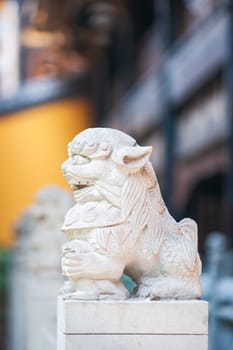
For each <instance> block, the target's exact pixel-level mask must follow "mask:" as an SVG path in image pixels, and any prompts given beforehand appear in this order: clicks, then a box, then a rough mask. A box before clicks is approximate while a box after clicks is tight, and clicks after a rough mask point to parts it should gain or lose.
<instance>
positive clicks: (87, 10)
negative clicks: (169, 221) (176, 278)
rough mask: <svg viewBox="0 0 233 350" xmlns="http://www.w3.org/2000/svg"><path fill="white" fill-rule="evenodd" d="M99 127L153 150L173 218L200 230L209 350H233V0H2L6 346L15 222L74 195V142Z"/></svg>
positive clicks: (2, 327) (0, 328) (1, 337)
mask: <svg viewBox="0 0 233 350" xmlns="http://www.w3.org/2000/svg"><path fill="white" fill-rule="evenodd" d="M93 126H105V127H113V128H118V129H121V130H123V131H125V132H127V133H129V134H131V135H132V136H133V137H135V138H136V139H137V141H138V143H140V144H142V145H152V146H153V154H152V159H151V160H152V163H153V165H154V168H155V171H156V173H157V175H158V178H159V183H160V185H161V189H162V192H163V196H164V198H165V201H166V203H167V205H168V207H169V210H170V211H171V213H172V214H173V215H174V216H175V217H176V219H177V220H179V219H181V218H182V217H184V216H189V217H192V218H193V219H195V220H196V221H197V223H198V225H199V251H200V254H201V257H202V260H203V267H204V275H203V276H204V277H203V282H202V283H203V292H204V298H205V299H208V300H209V301H210V315H211V317H212V319H211V318H210V335H211V339H212V340H210V350H214V349H216V350H221V349H233V253H232V243H233V2H232V1H231V0H228V1H227V0H145V1H141V0H95V1H94V0H66V1H56V0H14V1H13V0H11V1H8V0H1V1H0V143H1V146H0V159H1V174H0V192H1V196H0V198H1V200H0V213H1V216H0V217H1V220H0V248H1V252H0V293H1V298H0V323H1V324H0V332H1V334H0V349H6V348H7V345H6V344H7V334H8V332H7V325H8V328H9V327H10V324H9V322H8V321H7V319H8V308H7V305H8V304H9V300H8V295H9V293H8V289H7V286H8V285H9V283H8V282H9V278H10V266H11V261H12V259H13V256H14V253H12V252H13V251H14V247H15V242H16V240H17V237H16V234H15V232H14V222H15V220H16V219H17V218H18V217H19V216H20V213H22V211H23V209H24V208H25V207H27V206H29V205H30V204H31V203H32V202H33V198H34V195H35V193H36V192H37V191H38V190H39V189H40V188H41V187H43V186H44V185H48V184H51V183H52V184H56V185H60V186H62V187H64V188H67V185H66V183H65V180H64V179H63V177H62V174H61V171H60V165H61V163H62V161H63V160H65V159H66V154H67V151H66V149H67V143H68V142H69V141H70V140H71V139H72V138H73V137H74V136H75V135H76V134H77V133H78V132H79V131H81V130H83V129H84V128H87V127H93ZM67 189H68V188H67ZM216 329H217V330H218V332H217V333H216ZM217 334H218V337H217V339H216V338H214V337H216V335H217ZM211 342H212V343H211ZM18 349H19V347H18ZM22 349H26V350H34V349H28V348H26V347H24V348H22ZM11 350H13V349H11Z"/></svg>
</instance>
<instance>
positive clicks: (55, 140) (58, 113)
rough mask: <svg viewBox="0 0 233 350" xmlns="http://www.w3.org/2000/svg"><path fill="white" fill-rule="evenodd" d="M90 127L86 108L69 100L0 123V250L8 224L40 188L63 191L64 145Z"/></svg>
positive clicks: (8, 235) (7, 235)
mask: <svg viewBox="0 0 233 350" xmlns="http://www.w3.org/2000/svg"><path fill="white" fill-rule="evenodd" d="M90 124H91V118H90V111H89V108H88V103H87V102H86V101H85V100H77V99H74V98H73V99H66V100H64V101H59V102H52V103H48V104H45V105H41V106H38V107H34V108H31V109H27V110H24V111H20V112H17V113H14V114H12V115H10V116H9V115H8V116H7V117H1V118H0V161H1V168H0V169H1V172H0V246H8V245H10V244H11V243H12V242H13V239H14V238H13V232H12V224H13V223H14V221H15V219H16V218H17V216H18V215H19V214H20V212H21V211H22V210H23V208H24V207H25V206H28V205H30V204H31V203H32V201H33V199H34V195H35V192H36V191H38V189H40V187H41V186H43V185H47V184H57V185H62V186H63V187H66V188H68V187H67V185H66V182H65V180H64V178H63V176H62V173H61V163H62V161H64V160H65V159H66V157H67V143H68V142H69V141H70V140H71V139H72V138H73V137H74V136H75V135H76V134H77V133H78V132H79V131H81V130H83V129H85V128H86V127H89V126H90Z"/></svg>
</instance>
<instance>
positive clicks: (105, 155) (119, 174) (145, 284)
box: [62, 128, 201, 299]
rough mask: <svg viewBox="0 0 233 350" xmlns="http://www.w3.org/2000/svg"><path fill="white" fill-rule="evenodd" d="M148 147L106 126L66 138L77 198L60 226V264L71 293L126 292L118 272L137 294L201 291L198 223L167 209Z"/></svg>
mask: <svg viewBox="0 0 233 350" xmlns="http://www.w3.org/2000/svg"><path fill="white" fill-rule="evenodd" d="M151 152H152V147H141V146H139V145H138V144H137V143H136V141H135V140H134V139H133V138H132V137H130V136H129V135H127V134H124V133H123V132H121V131H119V130H115V129H107V128H93V129H87V130H84V131H83V132H81V133H80V134H78V135H77V136H76V137H75V138H74V139H73V141H72V142H71V143H70V144H69V146H68V153H69V158H68V160H67V161H65V162H64V163H63V165H62V170H63V173H64V176H65V178H66V180H67V181H68V183H69V185H70V186H71V188H72V190H73V192H74V199H75V203H76V204H75V205H74V206H73V207H72V208H71V209H70V210H69V211H68V213H67V214H66V217H65V221H64V224H63V227H62V230H63V232H64V233H65V235H66V237H67V238H68V242H67V243H65V244H64V245H63V250H62V256H63V257H62V269H63V274H64V275H66V276H67V277H68V279H69V280H70V283H71V285H72V288H73V292H72V293H70V294H69V296H70V297H73V298H80V299H104V298H120V299H124V298H127V297H128V292H127V289H126V288H125V287H124V285H123V284H122V283H121V280H120V278H121V276H122V274H123V272H125V273H126V274H127V275H128V276H129V277H130V278H132V279H133V280H134V281H135V283H136V284H137V296H138V297H149V298H151V299H160V298H177V299H190V298H199V297H200V295H201V289H200V282H199V277H200V273H201V261H200V258H199V255H198V251H197V225H196V223H195V222H194V221H193V220H191V219H183V220H182V221H180V222H176V221H175V220H174V219H173V217H172V216H171V215H170V214H169V212H168V209H167V208H166V206H165V204H164V201H163V199H162V197H161V193H160V188H159V184H158V181H157V178H156V175H155V172H154V170H153V167H152V165H151V162H150V161H149V157H150V154H151Z"/></svg>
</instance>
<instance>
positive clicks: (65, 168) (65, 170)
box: [61, 161, 67, 175]
mask: <svg viewBox="0 0 233 350" xmlns="http://www.w3.org/2000/svg"><path fill="white" fill-rule="evenodd" d="M61 169H62V172H63V174H64V175H66V173H67V161H65V162H64V163H62V166H61Z"/></svg>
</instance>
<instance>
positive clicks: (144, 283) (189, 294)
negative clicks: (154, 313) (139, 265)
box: [137, 276, 201, 300]
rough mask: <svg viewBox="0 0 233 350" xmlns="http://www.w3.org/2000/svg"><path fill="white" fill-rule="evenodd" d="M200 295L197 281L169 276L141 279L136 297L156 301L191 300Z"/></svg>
mask: <svg viewBox="0 0 233 350" xmlns="http://www.w3.org/2000/svg"><path fill="white" fill-rule="evenodd" d="M200 295H201V288H200V284H199V283H198V282H197V281H190V280H189V281H185V280H182V279H176V278H174V277H171V276H158V277H154V278H149V277H143V278H142V279H141V281H140V282H139V287H138V291H137V296H138V297H142V298H146V297H148V298H150V299H151V300H156V299H193V298H198V297H200Z"/></svg>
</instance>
